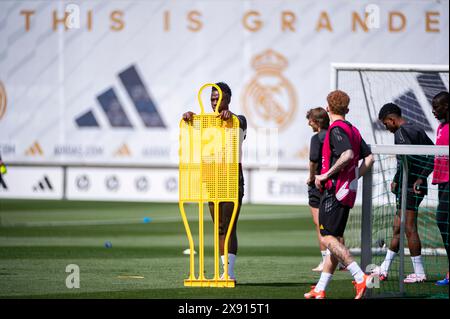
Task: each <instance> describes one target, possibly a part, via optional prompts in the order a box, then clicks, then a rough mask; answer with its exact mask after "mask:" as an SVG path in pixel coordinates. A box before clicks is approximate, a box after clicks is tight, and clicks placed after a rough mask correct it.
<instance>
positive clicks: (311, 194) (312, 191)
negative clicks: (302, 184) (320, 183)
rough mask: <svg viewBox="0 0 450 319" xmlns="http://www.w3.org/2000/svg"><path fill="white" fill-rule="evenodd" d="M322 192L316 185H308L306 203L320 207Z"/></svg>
mask: <svg viewBox="0 0 450 319" xmlns="http://www.w3.org/2000/svg"><path fill="white" fill-rule="evenodd" d="M321 198H322V194H321V193H320V191H319V190H318V189H317V187H316V186H308V205H309V206H310V207H313V208H319V207H320V199H321Z"/></svg>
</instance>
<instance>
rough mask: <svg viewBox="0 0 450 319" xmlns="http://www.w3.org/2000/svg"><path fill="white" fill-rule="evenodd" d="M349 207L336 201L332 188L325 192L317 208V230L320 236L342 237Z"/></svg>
mask: <svg viewBox="0 0 450 319" xmlns="http://www.w3.org/2000/svg"><path fill="white" fill-rule="evenodd" d="M349 213H350V207H348V206H344V205H342V204H341V202H340V201H338V200H337V198H336V195H335V191H334V188H332V189H330V190H325V192H324V193H323V195H322V200H321V202H320V208H319V228H320V234H321V235H322V236H327V235H331V236H334V237H343V236H344V231H345V226H347V220H348V214H349Z"/></svg>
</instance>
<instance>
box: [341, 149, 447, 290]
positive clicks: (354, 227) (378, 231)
mask: <svg viewBox="0 0 450 319" xmlns="http://www.w3.org/2000/svg"><path fill="white" fill-rule="evenodd" d="M371 149H372V152H373V153H374V155H375V159H376V160H375V163H374V166H373V168H372V170H371V171H370V172H369V173H367V174H366V176H364V177H363V181H362V183H361V184H362V192H361V193H362V205H361V206H356V207H355V208H354V209H352V210H351V213H350V216H349V220H348V223H347V229H346V232H345V234H344V236H345V241H346V245H347V247H349V248H350V251H351V252H352V254H353V255H355V256H359V257H360V258H361V260H360V261H361V266H362V267H363V269H364V270H366V271H367V272H370V270H371V269H373V267H374V265H380V264H381V263H382V262H383V260H384V258H385V255H386V252H387V249H388V248H389V247H390V243H391V241H392V239H393V237H394V236H393V226H394V219H395V217H396V216H400V217H401V218H400V219H401V224H400V240H399V251H398V255H397V256H396V258H395V259H394V261H393V262H392V264H391V267H390V270H389V277H388V280H387V281H384V282H380V283H379V285H377V287H376V289H371V290H370V292H369V293H370V295H371V296H372V297H405V296H406V297H424V296H425V297H445V298H448V290H445V289H442V287H436V286H434V282H435V281H436V280H439V279H442V278H443V277H444V276H445V274H446V273H447V272H448V269H449V268H448V267H449V265H448V259H447V255H446V251H445V249H444V243H443V241H442V238H441V235H440V231H439V228H438V226H437V222H436V213H437V209H438V203H439V196H438V186H437V185H432V183H431V177H432V173H431V174H430V175H428V176H422V178H424V179H427V180H428V194H427V195H426V196H425V197H424V198H423V200H422V202H420V203H419V204H418V205H417V206H416V207H415V208H416V209H417V216H418V218H417V230H418V234H419V237H420V241H421V246H422V250H421V252H422V259H423V263H424V268H425V273H426V276H427V282H425V283H421V284H413V285H412V284H404V283H403V279H404V278H405V277H406V275H407V274H410V273H412V272H413V267H412V262H411V258H410V251H409V249H408V242H407V239H406V236H405V232H406V225H405V209H406V207H407V205H406V199H407V198H408V196H409V195H408V196H405V194H406V192H411V191H412V189H411V185H409V184H408V178H410V177H411V174H409V169H410V167H411V163H412V162H415V165H423V167H424V169H426V168H430V167H431V169H432V168H433V167H432V164H433V159H434V157H435V156H448V154H449V150H448V148H447V147H445V146H428V145H427V146H426V145H379V144H373V145H371ZM398 163H400V170H399V171H400V179H399V181H400V182H399V184H401V185H399V187H398V189H396V190H391V183H392V181H393V178H394V176H395V174H396V172H397V169H398ZM397 197H398V198H400V200H399V201H398V204H397ZM397 205H398V206H397Z"/></svg>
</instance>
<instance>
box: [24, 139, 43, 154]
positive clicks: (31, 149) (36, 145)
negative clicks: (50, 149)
mask: <svg viewBox="0 0 450 319" xmlns="http://www.w3.org/2000/svg"><path fill="white" fill-rule="evenodd" d="M25 155H27V156H34V155H44V152H43V151H42V148H41V146H40V145H39V143H38V142H34V143H33V144H32V145H31V146H30V147H29V148H28V149H27V150H26V151H25Z"/></svg>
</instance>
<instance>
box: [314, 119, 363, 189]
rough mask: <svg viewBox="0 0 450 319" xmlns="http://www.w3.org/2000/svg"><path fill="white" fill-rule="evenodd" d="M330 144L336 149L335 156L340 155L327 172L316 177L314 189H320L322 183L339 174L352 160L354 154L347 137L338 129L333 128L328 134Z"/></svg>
mask: <svg viewBox="0 0 450 319" xmlns="http://www.w3.org/2000/svg"><path fill="white" fill-rule="evenodd" d="M330 139H331V140H330V142H331V144H332V145H334V146H335V148H336V154H340V155H339V158H338V159H337V161H336V163H334V165H333V166H332V167H331V168H330V169H329V170H328V172H325V173H324V174H321V175H316V181H315V184H316V187H317V188H322V183H323V182H325V181H326V180H327V179H329V178H330V177H331V176H333V175H335V174H336V173H338V172H340V171H341V170H342V169H343V168H344V167H345V166H347V165H348V164H349V163H350V161H351V160H352V159H353V157H354V156H355V154H354V153H353V150H352V144H351V143H350V140H349V139H348V137H347V135H346V134H345V133H344V132H343V131H342V130H341V129H340V128H339V127H336V128H333V129H332V130H331V132H330Z"/></svg>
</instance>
